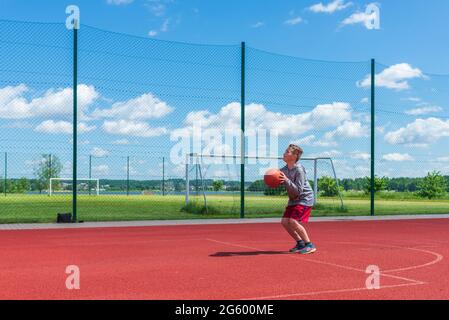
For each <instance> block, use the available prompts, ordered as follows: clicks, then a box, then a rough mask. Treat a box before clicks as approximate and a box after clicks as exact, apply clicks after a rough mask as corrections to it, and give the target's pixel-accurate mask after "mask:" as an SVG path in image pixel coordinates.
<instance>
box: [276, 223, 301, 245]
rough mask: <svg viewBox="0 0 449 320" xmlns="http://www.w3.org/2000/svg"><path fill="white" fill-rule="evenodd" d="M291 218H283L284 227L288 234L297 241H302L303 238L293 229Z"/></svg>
mask: <svg viewBox="0 0 449 320" xmlns="http://www.w3.org/2000/svg"><path fill="white" fill-rule="evenodd" d="M290 220H291V219H290V218H282V221H281V223H282V226H283V227H284V228H285V230H287V232H288V234H289V235H290V236H291V237H292V238H293V239H295V240H296V241H301V240H302V238H301V236H299V234H298V233H297V232H296V231H295V230H294V229H293V228H292V227H291V223H290Z"/></svg>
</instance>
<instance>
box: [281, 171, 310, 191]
mask: <svg viewBox="0 0 449 320" xmlns="http://www.w3.org/2000/svg"><path fill="white" fill-rule="evenodd" d="M304 183H305V175H304V174H303V173H302V170H301V169H299V168H298V169H297V172H296V175H295V179H294V180H293V181H292V180H290V179H289V178H288V177H287V176H285V182H284V185H285V188H286V189H287V193H288V196H289V198H293V199H294V198H297V197H298V196H299V195H300V194H301V193H302V190H303V189H304Z"/></svg>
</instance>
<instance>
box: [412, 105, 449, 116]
mask: <svg viewBox="0 0 449 320" xmlns="http://www.w3.org/2000/svg"><path fill="white" fill-rule="evenodd" d="M441 111H443V108H441V107H439V106H428V107H423V108H415V109H409V110H406V111H405V113H406V114H409V115H412V116H419V115H423V114H429V113H433V112H441Z"/></svg>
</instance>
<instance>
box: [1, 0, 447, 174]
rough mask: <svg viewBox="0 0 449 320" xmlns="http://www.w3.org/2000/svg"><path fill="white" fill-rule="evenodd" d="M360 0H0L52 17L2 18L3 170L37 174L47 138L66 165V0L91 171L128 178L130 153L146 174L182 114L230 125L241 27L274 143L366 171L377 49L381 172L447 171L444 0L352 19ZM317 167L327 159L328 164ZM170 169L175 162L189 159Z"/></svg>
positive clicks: (251, 115) (260, 109)
mask: <svg viewBox="0 0 449 320" xmlns="http://www.w3.org/2000/svg"><path fill="white" fill-rule="evenodd" d="M370 3H371V2H369V1H351V2H350V1H344V0H332V1H331V0H327V1H321V2H320V1H253V0H246V1H235V0H231V1H221V0H217V1H193V0H189V1H179V0H178V1H176V0H152V1H150V0H134V1H131V0H96V1H59V0H58V1H56V0H54V1H49V0H42V1H39V2H37V1H34V2H31V1H22V0H19V1H17V0H16V1H11V0H2V2H1V4H0V20H2V19H3V20H18V21H36V22H54V23H56V24H55V25H53V24H49V25H35V24H31V25H27V24H20V23H9V22H4V23H2V24H1V25H0V27H2V28H0V36H1V39H0V41H1V43H2V44H3V46H0V51H1V53H2V54H1V57H2V58H0V65H1V66H2V67H0V81H1V82H0V102H2V103H3V105H0V127H1V128H3V131H2V137H0V140H2V141H0V142H1V143H2V147H3V148H4V149H5V150H6V151H8V153H9V156H10V157H11V158H12V161H10V167H9V168H8V170H9V171H10V173H11V175H12V176H22V175H25V176H32V168H33V166H34V165H35V163H36V162H37V161H39V154H40V153H43V150H45V153H54V154H58V156H59V157H60V158H61V161H62V162H63V164H64V168H65V169H64V172H63V175H66V176H70V167H71V163H70V162H71V158H70V143H69V142H70V134H69V133H70V125H69V121H70V119H71V105H70V104H71V100H70V99H71V88H70V86H71V76H70V70H71V63H70V55H71V50H70V48H71V41H70V38H71V34H70V33H69V32H68V31H67V30H65V27H64V23H65V18H66V14H65V8H66V6H67V5H69V4H76V5H78V6H79V7H80V10H81V23H82V27H81V30H80V54H79V56H80V57H79V58H80V67H79V68H80V69H79V83H80V87H79V92H80V97H81V99H80V122H81V123H82V127H81V128H80V136H79V141H80V163H79V166H80V172H81V175H83V176H87V171H88V169H87V168H88V167H87V164H88V161H87V160H88V155H89V154H93V155H94V156H95V160H94V164H93V171H94V174H93V175H94V176H95V177H100V178H103V177H104V178H106V177H110V178H120V177H124V175H125V170H124V169H125V168H124V167H125V165H126V156H128V155H130V156H131V158H132V159H131V176H132V177H134V178H141V179H148V178H155V177H158V176H159V175H160V172H161V171H162V170H161V162H162V161H161V158H162V156H165V157H166V158H168V157H169V156H170V154H169V153H170V149H171V148H172V147H173V145H174V144H175V142H176V141H172V140H170V137H172V136H173V135H174V134H179V136H182V135H183V134H185V133H186V132H188V130H189V129H188V126H189V125H191V124H198V123H200V124H201V127H202V129H203V130H205V132H207V131H208V130H209V131H211V132H212V131H213V129H214V128H220V129H221V130H224V129H230V130H231V131H232V130H234V131H235V130H236V129H237V128H238V126H239V121H238V120H239V119H238V112H239V99H240V92H239V90H240V83H239V75H240V74H239V72H240V70H239V61H240V60H239V59H240V56H239V54H240V48H239V44H240V42H241V41H245V42H246V44H247V46H248V50H247V59H248V60H247V68H248V69H247V73H248V76H247V100H246V101H247V103H248V105H247V127H248V129H251V128H253V129H262V130H270V129H277V130H279V131H280V132H281V134H280V140H279V150H278V153H279V152H281V151H282V148H283V146H284V145H285V144H287V143H289V142H297V143H299V144H301V145H302V146H304V149H305V150H306V154H305V156H309V157H314V156H331V157H333V158H334V159H335V163H336V167H337V171H338V173H339V176H341V177H355V176H366V175H369V155H368V152H369V138H368V133H369V113H368V111H369V99H368V98H369V80H368V78H367V75H368V74H369V70H370V69H369V67H370V65H369V60H370V58H375V59H376V61H377V62H379V64H378V65H376V69H377V71H376V74H377V83H376V85H377V89H376V90H377V96H376V101H377V108H378V110H379V112H378V114H377V117H376V132H377V134H378V136H377V145H376V147H377V152H376V157H377V159H378V160H379V161H378V163H377V166H378V175H380V176H382V175H388V176H423V175H425V174H426V172H427V171H429V170H431V169H438V170H441V171H443V173H446V174H448V173H449V164H448V162H449V157H448V156H449V155H448V152H447V150H448V148H447V146H448V140H449V139H448V138H449V120H448V119H449V76H439V75H436V74H449V60H448V59H447V56H448V54H449V44H448V42H447V41H444V40H445V39H447V36H448V33H449V31H448V30H449V21H448V20H447V18H446V17H447V13H448V12H449V2H447V1H443V0H441V1H437V0H435V1H432V5H430V4H428V3H426V2H424V1H401V0H396V1H379V2H376V3H375V4H376V5H377V6H378V7H379V8H380V29H379V30H372V29H368V28H367V27H366V26H365V24H364V23H362V22H363V21H362V22H356V21H357V18H361V20H363V13H364V12H365V8H366V6H367V5H368V4H370ZM92 27H93V28H92ZM97 28H98V29H97ZM99 29H103V30H108V31H113V32H116V33H110V32H103V31H101V30H99ZM121 34H128V35H133V36H137V37H129V36H125V35H121ZM160 40H166V41H177V42H183V43H195V44H207V45H212V46H201V45H188V44H181V43H170V42H164V41H160ZM270 52H271V53H270ZM272 53H275V54H272ZM289 56H290V57H289ZM292 57H301V58H304V59H298V58H292ZM307 59H315V60H324V61H312V60H307ZM325 61H338V63H329V62H325ZM346 62H351V63H346ZM2 99H3V100H2ZM292 123H294V124H295V125H293V126H292ZM5 129H6V130H5ZM267 147H269V146H268V145H267ZM0 151H1V150H0ZM234 152H235V150H234ZM237 153H238V152H237ZM2 165H3V164H1V165H0V167H1V166H2ZM214 168H215V169H211V170H210V175H211V176H213V175H216V176H226V175H228V176H229V169H228V168H226V170H225V169H224V167H223V166H220V165H215V167H214ZM236 168H237V169H238V166H236ZM258 169H259V168H252V169H249V171H250V172H252V173H250V174H249V176H250V177H252V178H256V177H257V176H258V174H260V172H258ZM214 170H215V171H214ZM232 170H234V169H232ZM322 170H323V172H324V173H325V174H329V173H330V171H329V166H328V165H327V164H323V165H322ZM167 172H168V175H169V176H180V175H182V174H183V167H182V165H179V164H172V165H171V166H170V168H169V169H168V170H167ZM237 173H238V172H235V174H237ZM232 175H234V173H232Z"/></svg>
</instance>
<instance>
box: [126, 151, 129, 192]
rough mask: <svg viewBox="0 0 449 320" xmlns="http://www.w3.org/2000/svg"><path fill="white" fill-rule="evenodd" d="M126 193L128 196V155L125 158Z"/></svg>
mask: <svg viewBox="0 0 449 320" xmlns="http://www.w3.org/2000/svg"><path fill="white" fill-rule="evenodd" d="M126 195H127V196H129V156H128V157H127V158H126Z"/></svg>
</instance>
